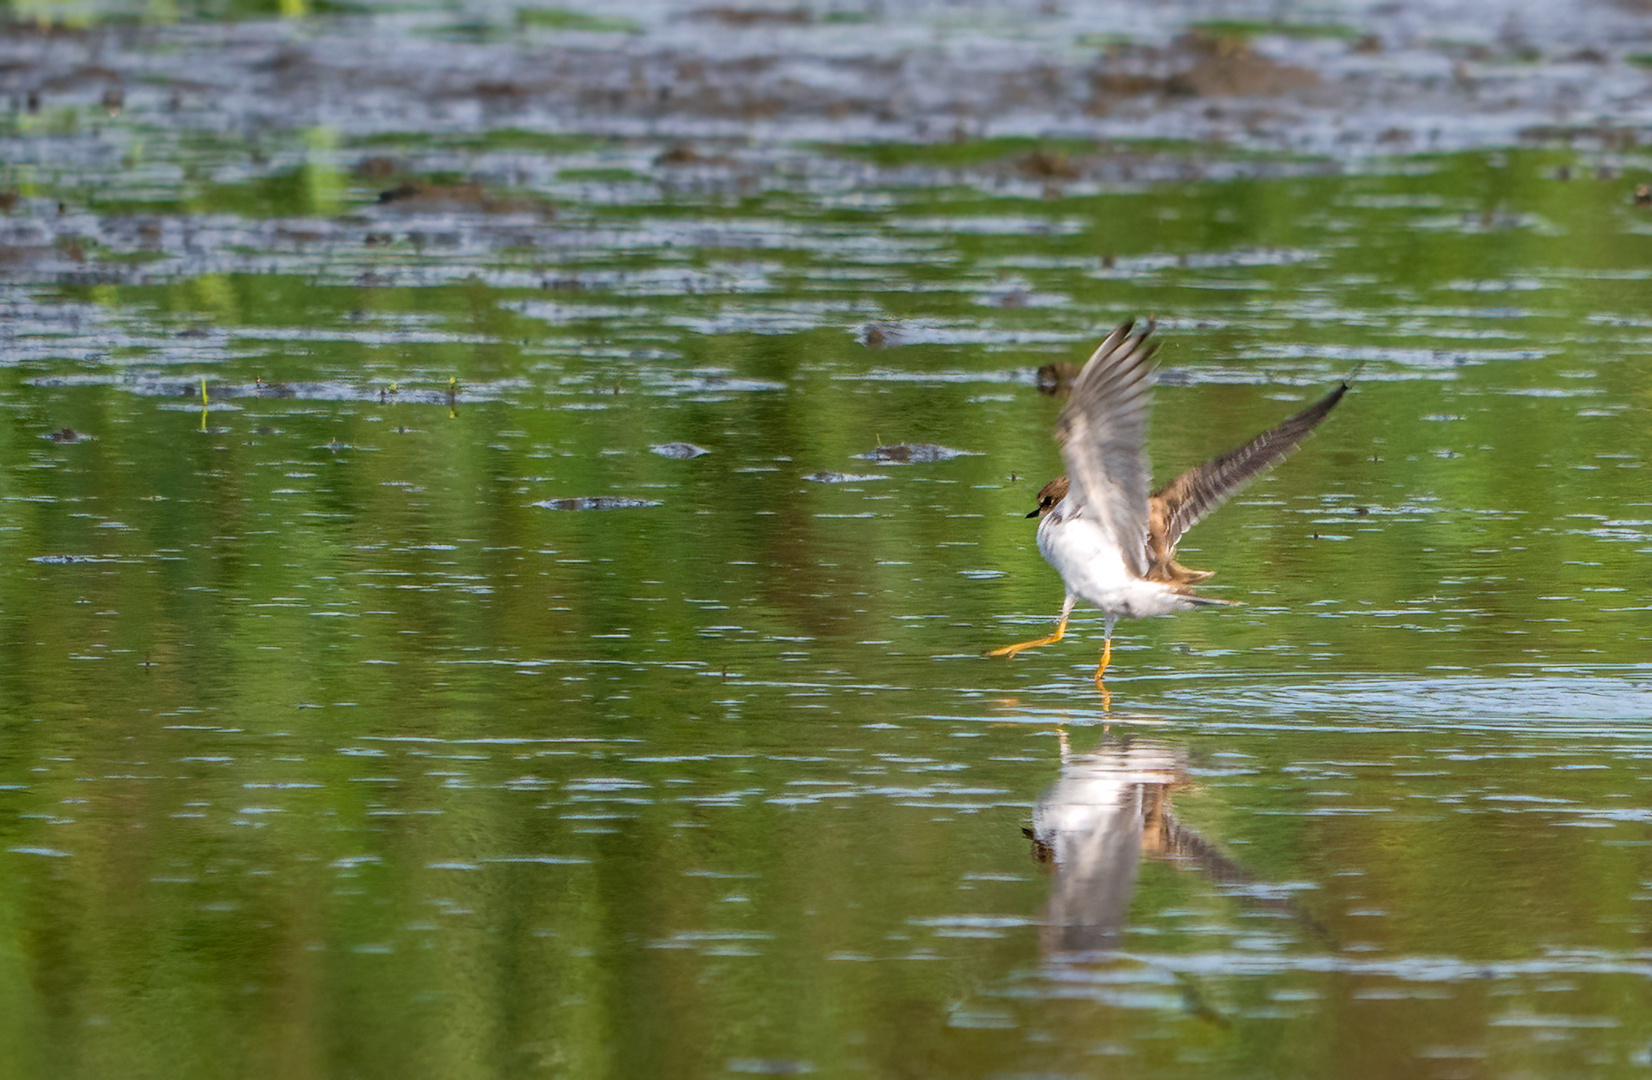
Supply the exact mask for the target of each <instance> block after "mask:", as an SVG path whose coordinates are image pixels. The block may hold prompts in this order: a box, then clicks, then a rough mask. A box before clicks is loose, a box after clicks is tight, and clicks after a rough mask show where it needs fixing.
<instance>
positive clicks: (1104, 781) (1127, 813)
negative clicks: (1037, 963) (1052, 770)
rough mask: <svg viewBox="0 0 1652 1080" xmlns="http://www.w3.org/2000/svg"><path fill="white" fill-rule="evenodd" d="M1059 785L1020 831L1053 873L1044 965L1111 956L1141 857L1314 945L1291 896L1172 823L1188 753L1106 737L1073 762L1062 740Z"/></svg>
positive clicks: (1318, 931) (1316, 931)
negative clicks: (1228, 896)
mask: <svg viewBox="0 0 1652 1080" xmlns="http://www.w3.org/2000/svg"><path fill="white" fill-rule="evenodd" d="M1060 738H1061V778H1060V779H1059V780H1057V781H1056V783H1055V784H1054V785H1053V786H1052V787H1051V788H1050V789H1049V790H1048V791H1047V792H1045V793H1044V796H1043V798H1041V799H1039V801H1038V805H1037V806H1036V807H1034V808H1033V824H1032V828H1030V829H1024V830H1023V832H1025V834H1026V835H1027V837H1028V839H1030V840H1031V841H1032V844H1033V855H1034V856H1035V857H1036V858H1037V859H1038V860H1039V861H1040V862H1042V863H1045V864H1047V865H1048V866H1049V867H1050V868H1051V869H1052V870H1053V871H1054V880H1053V882H1052V883H1051V887H1050V903H1049V908H1048V911H1047V913H1046V918H1045V923H1044V934H1043V950H1044V953H1045V955H1046V956H1047V957H1052V958H1055V957H1065V958H1075V959H1076V958H1081V957H1075V956H1073V954H1086V953H1100V952H1107V951H1110V950H1114V949H1117V948H1118V947H1119V942H1120V938H1121V937H1122V936H1123V933H1124V929H1125V923H1126V921H1127V919H1128V917H1129V914H1130V900H1131V898H1132V896H1134V894H1135V891H1136V877H1137V874H1138V872H1139V870H1140V867H1141V861H1142V857H1143V855H1144V854H1145V855H1148V856H1150V857H1154V858H1161V859H1166V860H1168V861H1169V862H1171V863H1172V865H1175V866H1177V867H1180V868H1183V869H1189V870H1194V871H1197V872H1198V873H1200V874H1202V875H1203V876H1205V877H1207V878H1209V879H1210V880H1211V881H1213V882H1214V883H1215V884H1217V885H1218V886H1220V887H1222V888H1223V889H1224V890H1226V891H1231V892H1233V893H1235V894H1236V895H1238V896H1239V897H1241V899H1242V902H1243V903H1244V905H1245V906H1246V907H1247V908H1251V909H1253V910H1255V909H1261V910H1263V911H1267V912H1271V913H1274V914H1279V915H1285V916H1287V917H1290V918H1292V919H1293V920H1297V921H1299V922H1301V923H1303V924H1305V925H1306V926H1307V927H1308V929H1309V930H1310V932H1311V933H1312V934H1313V935H1314V936H1316V937H1323V935H1324V931H1323V929H1322V928H1321V927H1320V926H1319V924H1318V923H1316V922H1315V921H1314V920H1313V919H1312V917H1311V916H1309V915H1307V914H1306V913H1305V912H1304V911H1303V910H1302V909H1301V908H1300V906H1298V905H1297V904H1296V903H1295V902H1294V901H1293V900H1291V899H1290V898H1289V897H1288V896H1281V895H1279V892H1278V890H1277V889H1272V890H1270V889H1268V888H1265V887H1263V886H1262V885H1261V883H1259V882H1258V881H1257V880H1256V878H1255V876H1254V875H1252V874H1250V873H1249V872H1248V871H1246V870H1245V869H1244V868H1243V867H1241V866H1240V865H1239V864H1238V863H1236V862H1234V861H1233V860H1232V859H1231V858H1229V857H1228V856H1226V855H1224V854H1223V853H1222V852H1221V851H1219V850H1218V849H1217V847H1216V845H1215V844H1213V843H1211V842H1210V841H1209V840H1206V839H1205V838H1204V837H1202V836H1200V835H1199V834H1198V833H1196V832H1194V831H1193V830H1192V829H1189V828H1187V827H1186V826H1184V825H1183V824H1182V823H1181V822H1180V821H1178V820H1177V819H1176V815H1175V814H1174V813H1173V812H1172V810H1171V796H1172V794H1173V793H1174V792H1175V791H1176V790H1177V789H1179V788H1181V787H1184V786H1185V785H1186V784H1187V782H1188V779H1187V751H1186V749H1185V748H1183V747H1180V746H1176V745H1173V744H1170V743H1166V742H1161V741H1157V740H1152V739H1116V738H1113V737H1111V736H1106V737H1104V738H1103V741H1102V743H1101V745H1100V746H1099V747H1097V748H1096V749H1095V750H1094V751H1092V752H1090V753H1087V754H1075V753H1073V752H1072V750H1071V748H1070V746H1069V745H1068V741H1067V734H1066V732H1065V731H1062V732H1060Z"/></svg>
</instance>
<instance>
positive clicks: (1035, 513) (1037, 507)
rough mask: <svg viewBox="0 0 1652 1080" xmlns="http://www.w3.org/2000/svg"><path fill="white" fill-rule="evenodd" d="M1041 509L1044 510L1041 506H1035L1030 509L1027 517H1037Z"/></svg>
mask: <svg viewBox="0 0 1652 1080" xmlns="http://www.w3.org/2000/svg"><path fill="white" fill-rule="evenodd" d="M1042 509H1044V508H1043V507H1042V506H1035V507H1033V508H1032V512H1031V513H1030V514H1028V515H1027V516H1028V517H1037V516H1038V512H1039V511H1040V510H1042Z"/></svg>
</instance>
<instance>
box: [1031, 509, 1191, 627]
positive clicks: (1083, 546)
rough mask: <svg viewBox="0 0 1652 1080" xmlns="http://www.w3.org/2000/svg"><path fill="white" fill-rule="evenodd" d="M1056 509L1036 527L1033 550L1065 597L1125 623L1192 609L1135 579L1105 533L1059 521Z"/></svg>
mask: <svg viewBox="0 0 1652 1080" xmlns="http://www.w3.org/2000/svg"><path fill="white" fill-rule="evenodd" d="M1059 509H1060V508H1059V507H1058V508H1057V510H1056V511H1055V512H1052V513H1049V514H1046V515H1044V519H1043V520H1042V521H1040V522H1039V523H1038V550H1039V551H1040V552H1041V553H1043V555H1044V559H1045V561H1047V562H1048V563H1049V564H1050V565H1051V566H1053V567H1055V568H1056V571H1057V572H1058V573H1060V574H1061V580H1062V581H1063V582H1064V583H1065V584H1066V586H1067V592H1068V594H1069V595H1071V596H1075V597H1077V598H1078V599H1080V600H1083V601H1085V602H1086V603H1089V604H1094V605H1095V606H1096V607H1098V608H1100V609H1101V610H1102V611H1105V612H1106V613H1107V614H1109V615H1122V616H1124V617H1126V618H1131V619H1143V618H1147V617H1149V616H1152V615H1168V614H1170V613H1171V612H1173V611H1187V610H1188V609H1190V608H1192V607H1195V606H1196V605H1195V604H1194V602H1193V601H1191V600H1189V599H1188V598H1187V597H1185V596H1182V595H1181V594H1179V593H1177V592H1175V591H1173V590H1171V589H1168V588H1166V587H1165V586H1164V585H1162V584H1160V583H1159V582H1156V581H1146V580H1143V579H1142V578H1139V577H1137V576H1136V572H1135V571H1134V570H1132V569H1131V568H1130V566H1129V565H1128V564H1127V563H1126V562H1125V561H1124V553H1123V551H1121V550H1120V548H1119V545H1118V544H1117V543H1115V542H1114V540H1113V538H1112V536H1111V535H1110V534H1109V533H1108V532H1107V531H1106V530H1104V529H1102V528H1100V527H1098V526H1097V525H1096V524H1095V523H1094V522H1092V521H1090V520H1089V519H1088V518H1085V517H1074V518H1066V519H1063V518H1061V517H1060V516H1059Z"/></svg>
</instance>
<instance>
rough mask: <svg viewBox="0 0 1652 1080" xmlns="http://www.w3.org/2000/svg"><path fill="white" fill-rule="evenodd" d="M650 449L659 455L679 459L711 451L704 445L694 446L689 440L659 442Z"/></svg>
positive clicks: (694, 456)
mask: <svg viewBox="0 0 1652 1080" xmlns="http://www.w3.org/2000/svg"><path fill="white" fill-rule="evenodd" d="M652 449H653V451H654V453H656V454H658V455H660V456H661V457H666V458H675V459H677V460H679V461H681V460H685V459H687V458H697V457H699V456H700V455H701V454H709V453H711V451H710V450H707V449H706V448H705V447H703V446H695V445H694V444H693V443H691V442H668V443H661V444H660V445H659V446H656V447H653V448H652Z"/></svg>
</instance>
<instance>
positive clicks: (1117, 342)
mask: <svg viewBox="0 0 1652 1080" xmlns="http://www.w3.org/2000/svg"><path fill="white" fill-rule="evenodd" d="M1152 333H1153V323H1152V321H1151V320H1149V321H1148V322H1147V323H1146V324H1145V325H1144V326H1142V327H1141V329H1139V330H1137V329H1136V328H1135V324H1134V323H1133V322H1126V323H1124V324H1122V325H1121V326H1119V328H1118V329H1116V330H1114V331H1113V332H1112V333H1111V334H1109V335H1107V340H1106V341H1103V342H1102V343H1101V345H1100V347H1099V348H1097V349H1096V351H1095V353H1094V354H1092V355H1091V357H1090V359H1089V360H1088V361H1087V362H1086V363H1085V365H1084V369H1083V370H1082V371H1080V372H1079V373H1078V378H1076V379H1074V380H1073V393H1072V397H1070V398H1069V399H1068V400H1067V404H1066V406H1065V407H1064V408H1063V409H1062V410H1061V417H1060V419H1058V420H1057V421H1056V426H1055V432H1056V438H1057V439H1058V440H1059V441H1060V442H1061V460H1062V461H1064V462H1065V463H1066V465H1067V479H1068V481H1069V483H1070V484H1071V488H1070V490H1069V491H1068V494H1067V497H1066V499H1064V500H1063V502H1066V503H1068V504H1069V505H1068V507H1067V509H1066V513H1067V514H1069V515H1073V514H1083V515H1085V516H1086V517H1088V518H1089V519H1090V520H1092V521H1094V522H1096V523H1097V524H1099V525H1101V526H1102V527H1104V528H1105V529H1106V530H1107V531H1108V533H1109V534H1110V535H1111V536H1112V537H1113V540H1114V542H1116V543H1117V544H1118V546H1119V548H1120V550H1122V551H1123V553H1124V559H1125V564H1126V565H1128V566H1129V567H1131V569H1133V570H1134V571H1135V572H1136V573H1137V574H1138V575H1143V574H1146V573H1147V548H1146V540H1147V490H1148V485H1149V482H1150V479H1151V477H1150V473H1149V471H1148V465H1147V450H1146V445H1147V416H1148V411H1149V410H1150V409H1151V408H1152V405H1153V381H1154V380H1153V366H1152V364H1151V362H1150V361H1151V360H1152V358H1153V353H1154V352H1155V351H1156V350H1157V348H1158V346H1157V345H1156V344H1154V343H1152V342H1151V341H1150V340H1149V338H1150V337H1151V336H1152Z"/></svg>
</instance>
